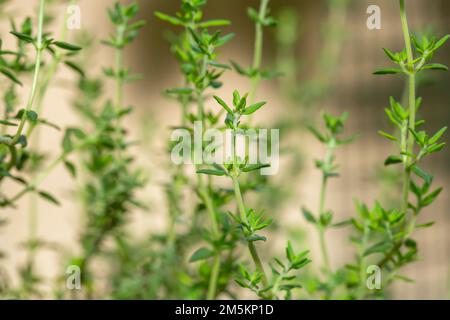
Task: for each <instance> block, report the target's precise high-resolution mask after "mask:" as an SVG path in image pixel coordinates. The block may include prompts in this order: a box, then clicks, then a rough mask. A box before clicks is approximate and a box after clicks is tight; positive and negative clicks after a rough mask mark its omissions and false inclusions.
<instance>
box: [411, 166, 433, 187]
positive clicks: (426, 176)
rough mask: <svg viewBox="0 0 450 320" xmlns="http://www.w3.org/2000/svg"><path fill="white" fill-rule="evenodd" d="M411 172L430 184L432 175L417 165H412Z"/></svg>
mask: <svg viewBox="0 0 450 320" xmlns="http://www.w3.org/2000/svg"><path fill="white" fill-rule="evenodd" d="M413 172H414V173H415V174H416V175H417V176H418V177H419V178H422V179H423V180H424V181H425V182H426V183H427V184H431V182H432V181H433V176H431V175H429V174H428V173H426V172H425V171H423V170H422V169H421V168H419V167H418V166H413Z"/></svg>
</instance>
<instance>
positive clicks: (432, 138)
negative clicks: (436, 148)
mask: <svg viewBox="0 0 450 320" xmlns="http://www.w3.org/2000/svg"><path fill="white" fill-rule="evenodd" d="M445 131H447V127H444V128H442V129H441V130H439V131H438V132H436V134H435V135H434V136H432V137H431V138H430V139H429V140H428V143H429V144H434V143H436V142H438V141H439V139H440V138H441V137H442V135H443V134H444V133H445Z"/></svg>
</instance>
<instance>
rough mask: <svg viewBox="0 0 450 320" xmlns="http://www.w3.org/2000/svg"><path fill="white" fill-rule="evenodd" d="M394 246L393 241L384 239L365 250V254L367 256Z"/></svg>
mask: <svg viewBox="0 0 450 320" xmlns="http://www.w3.org/2000/svg"><path fill="white" fill-rule="evenodd" d="M391 248H392V243H391V242H390V241H382V242H379V243H377V244H374V245H373V246H371V247H370V248H368V249H367V250H366V251H364V253H363V256H364V257H367V256H368V255H371V254H373V253H382V252H386V251H388V250H390V249H391Z"/></svg>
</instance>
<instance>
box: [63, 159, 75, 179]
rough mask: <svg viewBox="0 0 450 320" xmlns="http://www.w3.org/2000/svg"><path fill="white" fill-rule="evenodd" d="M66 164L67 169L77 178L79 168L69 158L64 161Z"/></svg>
mask: <svg viewBox="0 0 450 320" xmlns="http://www.w3.org/2000/svg"><path fill="white" fill-rule="evenodd" d="M64 165H65V167H66V169H67V170H68V171H69V172H70V174H71V175H72V177H74V178H76V177H77V169H76V167H75V165H74V164H73V163H72V162H70V161H68V160H65V161H64Z"/></svg>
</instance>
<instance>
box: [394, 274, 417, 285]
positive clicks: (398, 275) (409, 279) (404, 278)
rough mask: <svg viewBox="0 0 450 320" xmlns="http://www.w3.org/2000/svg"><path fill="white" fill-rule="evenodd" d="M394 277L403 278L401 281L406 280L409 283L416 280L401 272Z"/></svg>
mask: <svg viewBox="0 0 450 320" xmlns="http://www.w3.org/2000/svg"><path fill="white" fill-rule="evenodd" d="M394 279H398V280H401V281H404V282H407V283H414V282H415V281H414V279H411V278H408V277H405V276H402V275H400V274H396V275H395V276H394Z"/></svg>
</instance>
